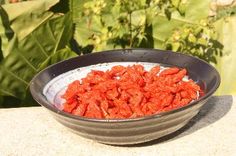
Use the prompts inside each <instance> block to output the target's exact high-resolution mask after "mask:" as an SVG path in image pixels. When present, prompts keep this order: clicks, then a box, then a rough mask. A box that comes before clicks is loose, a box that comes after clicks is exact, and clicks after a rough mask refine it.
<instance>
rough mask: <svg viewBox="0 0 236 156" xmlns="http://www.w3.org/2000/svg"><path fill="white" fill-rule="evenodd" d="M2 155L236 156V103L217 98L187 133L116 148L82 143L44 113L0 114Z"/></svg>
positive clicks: (9, 111) (16, 110) (18, 110)
mask: <svg viewBox="0 0 236 156" xmlns="http://www.w3.org/2000/svg"><path fill="white" fill-rule="evenodd" d="M0 155H1V156H5V155H23V156H27V155H29V156H32V155H50V156H54V155H55V156H60V155H78V156H90V155H95V156H107V155H112V156H116V155H118V156H123V155H129V156H136V155H138V156H139V155H142V156H152V155H153V156H154V155H155V156H156V155H158V156H159V155H164V156H168V155H171V156H172V155H174V156H178V155H180V156H184V155H186V156H189V155H191V156H193V155H201V156H202V155H211V156H212V155H219V156H221V155H227V156H233V155H236V97H235V96H234V97H232V96H220V97H212V98H211V99H210V100H209V101H208V102H207V104H206V105H204V107H203V108H202V110H201V111H200V113H199V114H198V115H197V116H196V117H194V118H193V119H192V120H191V121H190V122H189V123H188V124H187V125H186V126H185V127H184V128H182V129H180V130H179V131H177V132H175V133H173V134H170V135H168V136H166V137H164V138H161V139H159V140H155V141H152V142H148V143H144V144H140V145H134V146H128V147H127V146H122V147H120V146H110V145H104V144H100V143H97V142H94V141H92V140H88V139H85V138H82V137H80V136H78V135H76V134H74V133H72V132H71V131H70V130H69V129H67V128H66V127H64V126H63V125H61V124H60V123H58V122H57V121H56V120H54V118H52V116H51V114H49V112H48V111H47V110H46V109H44V108H42V107H29V108H13V109H0Z"/></svg>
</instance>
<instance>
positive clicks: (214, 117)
mask: <svg viewBox="0 0 236 156" xmlns="http://www.w3.org/2000/svg"><path fill="white" fill-rule="evenodd" d="M232 103H233V97H232V96H231V95H224V96H213V97H211V98H210V99H209V100H208V101H207V103H206V104H205V105H203V107H202V108H201V110H200V112H199V113H198V114H197V115H196V116H195V117H193V118H192V119H191V120H190V121H189V123H188V124H186V125H185V126H184V127H182V128H181V129H179V130H178V131H176V132H174V133H171V134H169V135H166V136H164V137H161V138H159V139H157V140H153V141H149V142H146V143H140V144H135V145H124V146H126V147H142V146H151V145H154V144H159V143H163V142H168V141H173V140H175V139H178V138H181V137H183V136H186V135H189V134H191V133H194V132H195V131H197V130H199V129H201V128H204V127H206V126H208V125H210V124H212V123H214V122H217V121H218V120H219V119H221V118H222V117H223V116H224V115H226V114H227V112H228V111H229V110H230V108H231V106H232ZM122 146H123V145H122Z"/></svg>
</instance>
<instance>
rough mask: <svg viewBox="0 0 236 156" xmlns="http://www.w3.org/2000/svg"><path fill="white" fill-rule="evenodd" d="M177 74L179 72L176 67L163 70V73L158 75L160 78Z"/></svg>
mask: <svg viewBox="0 0 236 156" xmlns="http://www.w3.org/2000/svg"><path fill="white" fill-rule="evenodd" d="M178 72H179V68H177V67H172V68H169V69H166V70H163V71H162V72H161V73H160V76H166V75H173V74H176V73H178Z"/></svg>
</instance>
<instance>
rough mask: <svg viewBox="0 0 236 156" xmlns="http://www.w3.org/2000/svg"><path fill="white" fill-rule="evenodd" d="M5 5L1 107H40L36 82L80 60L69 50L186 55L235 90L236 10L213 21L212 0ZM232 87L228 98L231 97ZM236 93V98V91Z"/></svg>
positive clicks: (50, 0)
mask: <svg viewBox="0 0 236 156" xmlns="http://www.w3.org/2000/svg"><path fill="white" fill-rule="evenodd" d="M1 4H3V5H0V15H1V16H0V107H1V106H4V107H6V105H8V106H11V104H10V103H13V104H14V105H15V104H19V103H21V104H19V105H17V106H23V105H22V104H24V106H29V105H32V104H33V102H32V98H31V96H30V94H29V89H28V85H29V81H30V80H31V79H32V77H33V76H34V75H35V74H36V73H37V72H39V71H40V70H42V69H44V68H45V67H47V66H49V65H50V64H53V63H56V62H58V61H61V60H64V59H67V58H70V57H73V56H76V53H75V52H73V51H71V50H70V48H69V47H71V48H72V49H75V50H77V51H76V52H77V54H81V55H83V54H87V53H90V52H96V51H101V50H107V49H114V48H131V47H137V48H139V47H145V48H159V49H170V50H173V51H180V52H182V53H186V54H190V55H194V56H197V57H199V58H201V59H204V60H206V61H208V62H209V63H212V64H216V66H217V67H218V69H219V70H220V71H221V73H222V74H223V76H222V78H223V79H224V81H227V83H226V82H224V84H223V86H230V84H228V83H230V81H232V80H233V79H231V78H229V76H228V74H227V73H226V71H232V70H233V69H230V70H224V69H223V68H222V67H224V64H225V62H231V63H232V64H233V61H232V59H231V57H230V56H234V54H233V53H232V51H233V48H234V46H233V45H231V44H230V45H229V44H227V43H228V42H231V43H232V44H233V41H234V40H233V39H234V38H233V37H228V36H230V35H228V34H230V32H232V33H234V29H233V27H234V23H233V22H235V20H234V18H231V16H233V15H234V14H235V5H234V6H227V7H218V6H217V7H216V8H217V9H216V11H215V14H213V15H212V16H211V17H209V11H210V9H212V8H213V9H214V7H215V6H214V5H212V3H211V0H206V1H201V2H199V1H196V0H132V1H131V0H114V1H106V0H33V1H24V2H19V3H14V4H8V1H5V0H4V1H1ZM210 4H211V5H210ZM209 6H210V7H209ZM19 8H21V9H19ZM225 36H226V37H225ZM71 43H72V44H71ZM221 43H224V46H225V48H224V47H223V45H222V44H221ZM223 48H224V49H223ZM223 50H224V51H223ZM222 57H223V58H224V59H222ZM231 86H232V85H231ZM226 88H227V87H226ZM226 88H225V87H222V88H221V89H220V92H221V93H226V92H227V89H226ZM231 88H232V89H231V90H230V93H232V92H233V91H234V90H235V87H231ZM227 93H228V92H227ZM12 97H15V98H14V100H13V99H12ZM10 101H11V102H10Z"/></svg>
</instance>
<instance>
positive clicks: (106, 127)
mask: <svg viewBox="0 0 236 156" xmlns="http://www.w3.org/2000/svg"><path fill="white" fill-rule="evenodd" d="M106 62H151V63H160V64H163V65H168V66H178V67H181V68H186V69H187V70H188V73H189V76H190V78H191V79H193V80H194V81H196V82H197V83H198V84H199V85H200V86H201V87H202V89H203V90H204V92H205V95H204V96H202V97H201V98H199V99H198V100H196V101H194V102H192V103H190V104H189V105H187V106H184V107H181V108H178V109H175V110H172V111H168V112H164V113H160V114H156V115H151V116H146V117H141V118H133V119H122V120H115V119H114V120H106V119H91V118H84V117H80V116H75V115H72V114H69V113H66V112H63V111H61V110H60V109H58V108H57V107H55V106H54V105H53V104H52V103H50V102H49V101H48V100H47V98H46V97H45V96H44V94H43V89H44V87H45V86H46V84H47V83H48V82H49V81H50V80H52V79H53V78H55V77H57V76H59V75H61V74H63V73H65V72H68V71H70V70H73V69H76V68H79V67H84V66H89V65H93V64H98V63H106ZM219 85H220V76H219V73H218V72H217V71H216V69H215V68H214V67H213V66H211V65H210V64H208V63H206V62H205V61H202V60H200V59H198V58H195V57H192V56H188V55H184V54H181V53H176V52H171V51H163V50H154V49H122V50H110V51H105V52H99V53H93V54H88V55H83V56H78V57H75V58H72V59H69V60H66V61H62V62H60V63H57V64H54V65H52V66H50V67H48V68H46V69H45V70H43V71H41V72H40V73H39V74H37V75H36V76H35V77H34V78H33V80H32V81H31V84H30V91H31V94H32V96H33V98H34V99H35V100H36V101H37V102H38V103H39V104H40V105H42V106H44V107H45V108H47V109H48V110H49V111H50V112H51V113H52V114H53V116H54V117H55V119H56V120H57V121H59V122H60V123H62V124H63V125H65V126H66V127H68V128H70V129H71V130H73V131H74V132H76V133H78V134H79V135H80V136H83V137H85V138H89V139H93V140H95V141H98V142H101V143H106V144H115V145H124V144H137V143H142V142H147V141H151V140H154V139H158V138H160V137H163V136H165V135H167V134H170V133H172V132H175V131H177V130H178V129H180V128H181V127H183V126H184V125H186V124H187V123H188V122H189V120H190V119H191V118H193V117H194V116H195V115H196V114H197V113H198V112H199V110H200V108H201V107H202V106H203V105H204V104H205V103H206V101H207V100H208V99H209V97H210V96H211V95H212V94H213V93H214V92H215V91H216V89H217V88H218V87H219Z"/></svg>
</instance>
